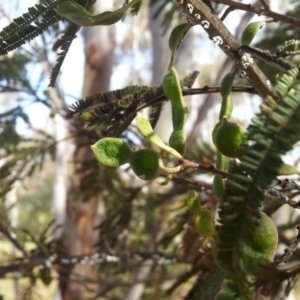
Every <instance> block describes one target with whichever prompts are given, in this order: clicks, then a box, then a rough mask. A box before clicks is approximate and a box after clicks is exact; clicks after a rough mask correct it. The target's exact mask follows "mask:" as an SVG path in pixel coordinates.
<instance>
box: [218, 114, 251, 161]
mask: <svg viewBox="0 0 300 300" xmlns="http://www.w3.org/2000/svg"><path fill="white" fill-rule="evenodd" d="M246 144H248V141H247V139H246V132H245V130H244V129H243V128H242V127H241V126H240V125H239V124H237V123H234V122H229V121H227V120H226V119H225V118H224V119H223V122H222V124H221V126H220V127H219V129H218V130H217V132H216V138H215V145H216V147H217V149H218V150H219V151H220V152H221V153H222V154H223V155H225V156H227V157H239V156H240V155H241V154H242V149H241V146H242V145H246Z"/></svg>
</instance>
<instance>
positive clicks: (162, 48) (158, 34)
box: [124, 3, 172, 300]
mask: <svg viewBox="0 0 300 300" xmlns="http://www.w3.org/2000/svg"><path fill="white" fill-rule="evenodd" d="M157 7H159V3H158V4H156V5H155V4H153V5H150V7H149V29H150V32H151V38H152V82H151V84H152V85H160V84H161V83H162V80H163V77H164V75H165V73H166V72H167V68H168V63H169V62H168V60H169V58H170V50H169V47H168V42H167V41H168V40H167V39H168V34H165V35H164V36H163V35H162V31H163V29H162V27H161V24H162V21H163V18H164V16H163V14H160V15H159V16H158V17H157V18H155V19H154V18H153V15H154V14H155V12H156V10H157ZM170 120H171V106H170V104H169V103H167V104H165V106H164V107H163V110H162V112H161V115H160V118H159V120H158V122H157V125H156V127H155V129H154V130H155V132H156V133H157V134H158V135H159V136H160V138H161V139H162V140H163V141H166V142H167V141H168V138H169V135H170V134H171V131H172V126H171V124H172V123H171V122H170ZM158 223H160V222H158ZM159 226H160V225H158V224H156V228H155V229H154V230H153V235H152V237H151V239H150V240H149V242H148V243H147V245H146V247H145V249H147V251H150V252H151V251H154V250H155V241H156V240H158V239H159V238H160V236H159V235H160V234H162V232H161V230H159V228H158V227H159ZM152 270H153V260H146V261H144V262H143V263H141V265H140V266H139V267H138V268H137V269H136V271H135V274H134V275H133V276H134V281H135V282H137V283H135V284H133V285H132V286H131V288H130V289H129V291H128V293H127V295H126V296H125V297H124V300H139V299H142V295H143V293H144V289H145V284H144V282H145V281H147V280H149V278H150V277H151V276H152Z"/></svg>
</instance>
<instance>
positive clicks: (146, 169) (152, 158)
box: [129, 149, 160, 180]
mask: <svg viewBox="0 0 300 300" xmlns="http://www.w3.org/2000/svg"><path fill="white" fill-rule="evenodd" d="M159 159H160V158H159V155H158V154H157V152H155V151H154V150H148V149H142V150H138V151H136V152H134V153H132V156H131V159H130V161H129V164H130V166H131V168H132V170H133V172H134V173H135V174H136V176H138V177H139V178H141V179H143V180H152V179H154V178H156V177H157V176H158V175H159V172H160V167H159Z"/></svg>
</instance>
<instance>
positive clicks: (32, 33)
mask: <svg viewBox="0 0 300 300" xmlns="http://www.w3.org/2000/svg"><path fill="white" fill-rule="evenodd" d="M63 1H64V0H56V1H51V0H44V1H43V4H36V5H35V6H32V7H29V8H28V12H27V13H25V14H23V15H22V16H21V17H18V18H16V19H14V20H13V22H12V23H11V24H10V25H8V26H6V27H5V28H3V30H2V31H1V32H0V55H5V54H7V53H8V52H9V51H12V50H14V49H16V48H18V47H20V46H21V45H23V44H25V43H26V42H28V41H30V40H32V39H33V38H35V37H37V36H38V35H40V34H41V33H43V32H44V31H45V30H47V29H48V28H49V27H50V26H52V25H53V24H54V23H56V22H57V21H58V20H59V19H60V16H58V15H57V13H56V12H55V7H56V6H57V5H58V4H59V3H60V2H63ZM32 23H33V24H32Z"/></svg>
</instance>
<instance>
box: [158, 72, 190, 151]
mask: <svg viewBox="0 0 300 300" xmlns="http://www.w3.org/2000/svg"><path fill="white" fill-rule="evenodd" d="M162 87H163V90H164V93H165V95H166V97H167V98H168V99H169V100H170V101H171V105H172V123H173V132H177V131H178V132H177V133H173V134H171V137H170V140H169V143H171V144H173V145H174V149H175V150H177V151H178V152H179V153H180V154H181V155H184V151H185V130H184V126H185V123H186V120H187V115H188V111H187V107H186V105H185V102H184V100H183V97H182V91H181V86H180V82H179V78H178V74H177V71H176V69H175V68H174V67H171V68H170V69H169V71H168V73H167V74H166V75H165V76H164V79H163V83H162ZM175 147H176V148H175Z"/></svg>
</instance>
